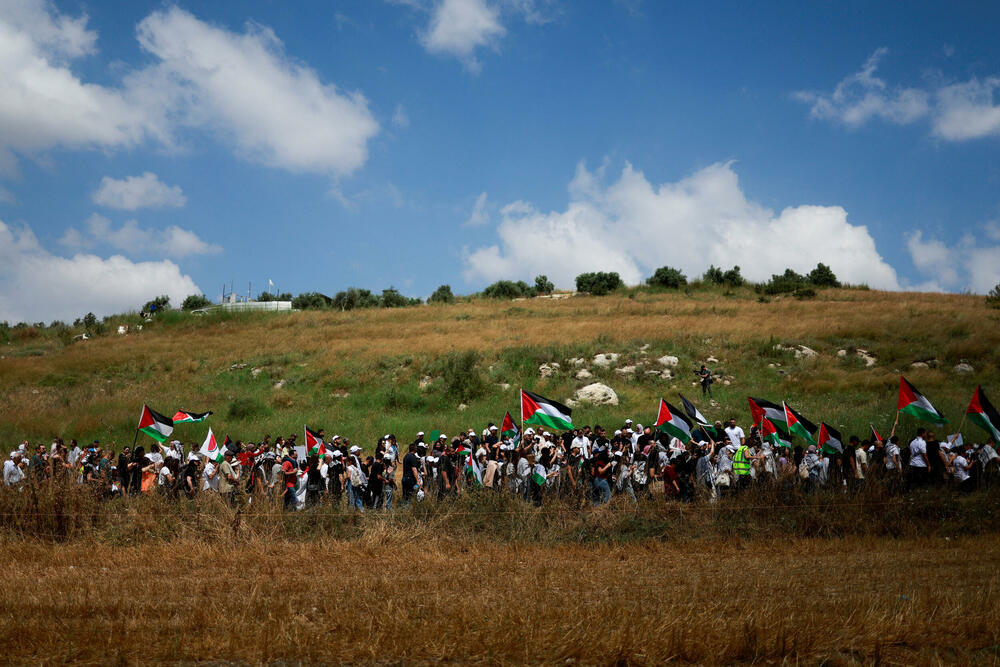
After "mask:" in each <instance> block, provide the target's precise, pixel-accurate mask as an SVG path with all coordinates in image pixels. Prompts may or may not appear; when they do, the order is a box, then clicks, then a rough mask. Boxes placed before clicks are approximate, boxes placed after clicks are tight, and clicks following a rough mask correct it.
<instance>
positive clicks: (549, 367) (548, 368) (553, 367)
mask: <svg viewBox="0 0 1000 667" xmlns="http://www.w3.org/2000/svg"><path fill="white" fill-rule="evenodd" d="M558 372H559V364H556V363H551V364H542V365H541V366H539V367H538V374H539V375H541V376H542V377H543V378H550V377H552V376H554V375H555V374H556V373H558Z"/></svg>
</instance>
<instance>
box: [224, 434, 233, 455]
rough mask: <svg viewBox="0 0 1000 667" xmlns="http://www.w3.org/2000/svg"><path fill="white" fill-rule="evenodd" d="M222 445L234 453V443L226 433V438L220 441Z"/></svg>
mask: <svg viewBox="0 0 1000 667" xmlns="http://www.w3.org/2000/svg"><path fill="white" fill-rule="evenodd" d="M222 446H223V447H225V448H226V449H228V450H229V451H231V452H232V453H233V454H235V453H236V443H235V442H233V441H232V439H231V438H230V437H229V434H228V433H227V434H226V439H225V440H223V441H222Z"/></svg>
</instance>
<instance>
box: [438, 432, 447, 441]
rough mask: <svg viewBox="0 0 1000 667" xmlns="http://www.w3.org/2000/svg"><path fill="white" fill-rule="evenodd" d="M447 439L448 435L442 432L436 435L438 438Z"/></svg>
mask: <svg viewBox="0 0 1000 667" xmlns="http://www.w3.org/2000/svg"><path fill="white" fill-rule="evenodd" d="M447 439H448V436H446V435H445V434H444V433H442V434H441V435H439V436H438V440H447Z"/></svg>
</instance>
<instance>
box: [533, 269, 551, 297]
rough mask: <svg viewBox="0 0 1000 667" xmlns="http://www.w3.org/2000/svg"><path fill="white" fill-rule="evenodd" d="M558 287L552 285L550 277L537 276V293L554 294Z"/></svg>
mask: <svg viewBox="0 0 1000 667" xmlns="http://www.w3.org/2000/svg"><path fill="white" fill-rule="evenodd" d="M555 288H556V286H555V285H553V284H552V281H551V280H549V277H548V276H547V275H545V274H544V273H543V274H542V275H540V276H535V291H536V292H537V293H539V294H552V291H553V290H555Z"/></svg>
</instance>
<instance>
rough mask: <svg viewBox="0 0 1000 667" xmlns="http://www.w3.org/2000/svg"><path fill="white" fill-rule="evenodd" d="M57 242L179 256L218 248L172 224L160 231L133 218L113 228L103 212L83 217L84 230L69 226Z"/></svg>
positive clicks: (72, 246) (75, 246)
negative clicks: (147, 226)
mask: <svg viewBox="0 0 1000 667" xmlns="http://www.w3.org/2000/svg"><path fill="white" fill-rule="evenodd" d="M59 242H60V243H61V244H62V245H64V246H66V247H67V248H70V249H73V250H85V249H91V248H95V247H100V248H114V249H115V250H119V251H121V252H124V253H127V254H129V255H139V256H158V257H163V256H166V257H174V258H178V259H179V258H183V257H188V256H190V255H213V254H217V253H219V252H222V247H221V246H218V245H215V244H214V243H206V242H205V241H202V240H201V239H200V238H198V235H197V234H195V233H194V232H192V231H190V230H187V229H181V228H180V227H177V226H175V225H171V226H170V227H167V228H166V229H165V230H163V231H160V230H157V229H151V228H143V227H140V226H139V223H138V222H137V221H135V220H127V221H126V222H125V224H123V225H122V226H121V227H117V228H116V227H114V226H113V225H112V224H111V221H110V220H108V219H107V218H105V217H104V216H103V215H98V214H97V213H95V214H93V215H92V216H90V217H89V218H87V221H86V223H85V224H84V231H83V232H81V231H80V230H78V229H76V228H75V227H70V228H69V229H67V230H66V232H65V233H64V234H63V236H62V238H61V239H60V240H59Z"/></svg>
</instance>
